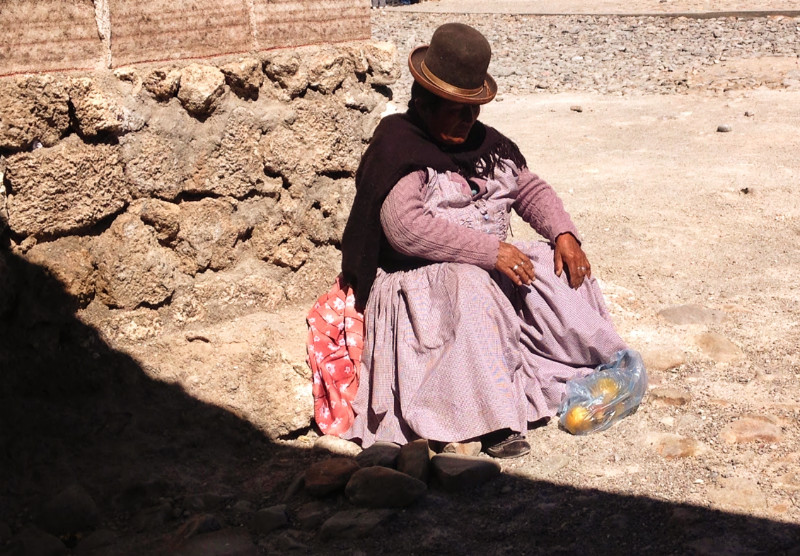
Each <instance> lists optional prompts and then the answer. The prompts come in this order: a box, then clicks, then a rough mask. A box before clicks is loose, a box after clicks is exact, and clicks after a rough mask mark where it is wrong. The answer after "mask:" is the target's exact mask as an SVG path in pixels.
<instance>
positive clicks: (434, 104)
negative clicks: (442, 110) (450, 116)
mask: <svg viewBox="0 0 800 556" xmlns="http://www.w3.org/2000/svg"><path fill="white" fill-rule="evenodd" d="M417 100H419V101H420V103H421V104H422V105H423V106H425V107H426V108H427V109H429V110H436V109H437V108H438V107H439V105H440V104H441V102H442V100H444V99H442V97H438V96H436V95H435V94H433V93H432V92H430V91H429V90H428V89H426V88H425V87H423V86H422V85H420V84H419V83H417V82H416V81H414V84H413V85H411V100H409V101H408V107H409V108H413V107H414V106H413V105H414V103H415V102H416V101H417Z"/></svg>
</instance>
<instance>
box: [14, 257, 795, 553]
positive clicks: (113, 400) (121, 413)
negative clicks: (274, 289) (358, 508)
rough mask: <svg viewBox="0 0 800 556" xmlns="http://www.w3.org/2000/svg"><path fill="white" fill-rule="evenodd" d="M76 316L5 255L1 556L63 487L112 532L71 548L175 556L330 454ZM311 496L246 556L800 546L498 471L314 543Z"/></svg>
mask: <svg viewBox="0 0 800 556" xmlns="http://www.w3.org/2000/svg"><path fill="white" fill-rule="evenodd" d="M76 309H77V306H76V303H75V300H74V299H72V298H71V297H70V296H69V295H67V293H65V291H64V289H63V288H62V286H61V284H60V283H58V282H57V281H56V280H55V279H53V278H52V277H50V276H49V275H48V274H47V272H46V271H45V270H44V269H43V268H41V267H37V266H35V265H31V264H29V263H27V262H26V261H25V260H24V259H22V258H20V257H18V256H15V255H13V254H11V253H10V252H9V250H8V249H7V248H2V251H0V371H1V372H0V469H1V470H2V471H1V473H2V482H0V553H10V554H25V553H26V552H25V551H20V549H19V545H18V544H16V545H15V544H14V543H15V542H16V541H14V540H13V538H14V537H15V536H17V538H18V535H19V533H20V531H24V530H25V529H26V528H27V527H29V526H30V525H31V524H34V523H40V522H41V519H42V517H41V515H42V513H41V509H42V508H43V507H44V506H46V504H47V503H48V501H49V500H51V499H52V498H53V496H54V495H55V494H56V493H58V492H60V491H61V490H63V489H64V487H65V486H68V485H71V484H79V485H81V487H83V489H85V490H86V492H88V493H89V495H90V496H91V498H92V499H93V500H94V502H95V503H96V505H97V508H98V515H99V520H98V522H97V525H96V527H97V528H103V529H108V530H111V531H112V532H114V533H116V536H115V538H114V540H113V542H112V543H111V544H109V545H106V546H105V547H104V548H100V549H97V550H95V551H94V552H86V551H82V550H81V542H80V537H79V536H78V535H75V534H73V533H64V534H63V535H62V540H63V541H64V542H65V544H66V546H67V547H68V548H69V551H70V552H73V553H76V554H78V553H80V554H86V553H90V554H131V555H133V554H153V553H174V552H175V551H176V550H177V548H176V546H178V545H176V542H175V541H176V539H177V540H178V541H180V540H181V538H182V537H181V534H182V533H183V534H185V533H186V523H187V522H192V520H193V519H196V518H197V517H198V516H203V515H213V516H215V517H216V519H217V521H218V523H219V524H220V525H221V526H222V527H223V528H229V527H230V528H234V527H241V526H243V525H245V526H246V525H247V523H248V515H252V512H253V511H254V510H256V509H258V508H263V507H268V506H272V505H275V504H279V503H281V502H282V501H283V500H284V497H285V495H286V493H287V490H288V489H289V487H290V484H292V483H293V481H294V480H295V479H296V477H298V475H299V474H302V471H303V469H305V468H306V467H307V466H308V464H309V463H310V462H312V461H315V460H318V459H322V458H325V457H327V455H326V454H323V453H319V452H312V451H308V450H299V449H293V448H290V447H287V446H285V445H281V444H278V443H273V442H271V441H270V440H269V439H268V438H266V437H265V436H263V435H262V434H261V433H260V432H259V431H258V430H256V429H255V428H254V427H253V426H251V425H250V424H249V423H247V422H245V421H242V420H240V419H239V418H237V417H236V416H235V415H233V414H232V413H230V412H228V411H226V410H224V409H221V408H218V407H214V406H210V405H208V404H205V403H203V402H200V401H198V400H196V399H193V398H191V397H189V396H187V395H186V394H185V393H184V392H183V390H182V389H181V388H180V386H178V385H174V384H165V383H161V382H156V381H154V380H152V379H151V378H149V377H148V376H147V375H146V374H145V373H144V372H143V371H142V369H141V368H140V367H139V366H138V365H137V363H136V361H134V360H133V359H131V358H130V357H129V356H127V355H126V354H124V353H121V352H118V351H115V350H114V349H112V348H110V347H109V346H108V345H106V344H105V343H104V342H103V341H102V339H101V337H100V335H99V334H98V332H97V331H96V330H94V329H92V328H91V327H89V326H86V325H85V324H83V323H82V322H80V321H79V320H78V319H77V318H76V317H75V311H76ZM266 410H268V409H265V411H266ZM312 502H313V501H312V500H311V499H310V498H309V497H308V496H307V495H306V494H305V493H303V492H299V493H297V494H295V495H294V496H291V497H290V498H288V500H286V503H287V504H288V511H289V516H290V521H291V523H290V525H289V526H288V528H289V529H298V531H296V532H291V533H287V531H286V528H284V529H279V530H276V531H274V532H272V533H269V534H265V535H259V534H258V533H256V532H255V531H253V530H252V529H247V528H245V529H244V530H239V531H240V532H242V531H244V532H246V534H249V535H250V537H251V539H252V541H253V547H252V550H251V552H246V553H264V554H266V553H282V552H287V551H289V550H290V549H292V550H293V553H298V554H304V553H314V554H320V553H323V554H326V553H331V554H333V553H337V554H339V553H343V552H344V553H354V554H355V553H358V554H364V553H366V554H373V553H381V554H390V553H393V554H421V553H430V552H436V553H442V554H453V553H459V554H473V553H474V554H478V553H481V554H536V553H544V554H641V553H646V554H714V555H716V554H770V555H772V554H794V555H797V554H800V544H798V543H800V526H797V525H793V524H785V523H778V522H773V521H769V520H765V519H756V518H753V517H748V516H744V515H736V514H730V513H723V512H719V511H715V510H711V509H706V508H699V507H692V506H683V505H676V504H670V503H665V502H662V501H657V500H651V499H647V498H636V497H627V496H619V495H613V494H608V493H604V492H600V491H594V490H576V489H573V488H570V487H566V486H559V485H555V484H552V483H545V482H536V481H527V480H524V479H520V478H516V477H511V476H507V475H504V476H502V477H500V478H499V479H496V480H494V481H491V482H489V483H487V484H485V485H483V486H480V487H478V488H476V489H474V490H472V491H469V492H462V493H455V494H453V493H445V492H443V491H442V490H441V489H438V488H437V487H436V486H435V485H433V487H432V488H431V490H430V491H429V492H428V494H427V495H426V496H425V497H424V498H423V499H422V501H420V502H418V503H417V504H416V505H415V506H413V507H411V508H408V509H406V510H401V511H397V512H396V513H395V514H394V515H393V516H391V517H390V518H389V519H387V520H386V521H384V522H383V523H382V524H381V525H379V526H378V527H376V528H375V529H374V530H372V532H371V534H369V535H366V536H361V537H358V538H355V539H341V538H331V539H327V540H322V539H321V538H320V535H319V534H318V532H317V529H318V525H317V526H316V527H310V528H309V529H310V530H307V531H303V530H299V529H300V526H299V525H298V522H297V520H296V519H295V518H296V516H297V511H298V509H300V508H301V507H305V508H307V507H308V504H309V503H312ZM318 507H319V508H320V512H321V513H322V514H323V515H324V516H325V517H328V516H330V515H333V514H334V513H336V512H337V511H339V510H344V509H352V508H351V507H350V505H349V503H348V502H347V501H346V500H345V499H343V498H342V497H339V498H335V497H334V498H329V499H326V500H324V501H323V502H322V503H321V504H318ZM195 523H196V522H195ZM182 527H183V529H182ZM287 535H289V537H287ZM4 537H5V538H4ZM286 538H290V539H291V542H287V541H286ZM10 539H12V540H10ZM281 539H283V540H281ZM73 547H77V548H75V549H74V550H73ZM28 553H30V552H28ZM239 553H241V552H237V554H239ZM203 554H228V552H224V551H217V552H214V551H206V552H203Z"/></svg>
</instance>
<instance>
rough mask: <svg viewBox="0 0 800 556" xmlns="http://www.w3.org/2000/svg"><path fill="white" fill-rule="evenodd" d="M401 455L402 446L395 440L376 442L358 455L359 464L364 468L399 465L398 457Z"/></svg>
mask: <svg viewBox="0 0 800 556" xmlns="http://www.w3.org/2000/svg"><path fill="white" fill-rule="evenodd" d="M399 456H400V446H399V445H398V444H395V443H393V442H376V443H375V444H373V445H372V446H370V447H369V448H367V449H366V450H364V451H363V452H361V453H360V454H358V455H357V456H356V461H357V462H358V465H360V466H361V467H362V468H364V467H373V466H375V465H379V466H380V467H391V468H395V467H397V458H398V457H399Z"/></svg>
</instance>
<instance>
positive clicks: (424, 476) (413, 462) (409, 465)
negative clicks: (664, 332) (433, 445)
mask: <svg viewBox="0 0 800 556" xmlns="http://www.w3.org/2000/svg"><path fill="white" fill-rule="evenodd" d="M397 470H398V471H400V472H401V473H405V474H406V475H410V476H411V477H414V478H415V479H419V480H420V481H422V482H423V483H427V482H428V477H429V476H430V451H429V449H428V441H427V440H425V439H419V440H414V441H413V442H409V443H408V444H406V445H404V446H401V447H400V455H399V457H398V458H397Z"/></svg>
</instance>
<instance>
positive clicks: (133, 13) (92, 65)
mask: <svg viewBox="0 0 800 556" xmlns="http://www.w3.org/2000/svg"><path fill="white" fill-rule="evenodd" d="M369 36H370V22H369V3H368V0H173V1H171V2H163V1H161V0H8V1H3V2H2V3H1V5H0V76H4V75H13V74H19V73H36V72H48V71H64V70H95V69H101V68H117V67H121V66H125V65H130V64H134V63H139V62H152V61H157V60H167V59H170V60H172V59H189V58H204V57H211V56H220V55H228V54H235V53H248V52H249V53H253V52H257V51H263V50H269V49H272V48H276V47H287V46H301V45H310V44H320V43H324V42H340V41H352V40H361V39H368V38H369Z"/></svg>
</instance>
